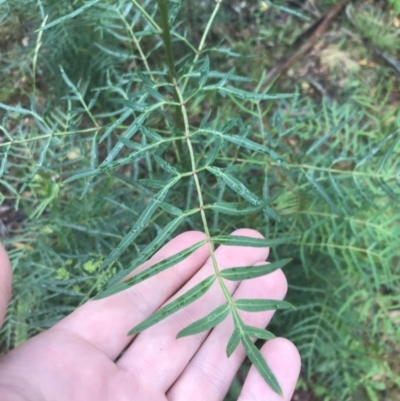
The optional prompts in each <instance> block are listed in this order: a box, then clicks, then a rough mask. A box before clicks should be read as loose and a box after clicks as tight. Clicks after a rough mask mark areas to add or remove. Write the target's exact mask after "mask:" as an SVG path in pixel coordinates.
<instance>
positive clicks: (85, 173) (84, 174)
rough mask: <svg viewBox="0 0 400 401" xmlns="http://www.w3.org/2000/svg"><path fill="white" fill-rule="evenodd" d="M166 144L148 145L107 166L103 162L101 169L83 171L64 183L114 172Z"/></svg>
mask: <svg viewBox="0 0 400 401" xmlns="http://www.w3.org/2000/svg"><path fill="white" fill-rule="evenodd" d="M165 142H166V141H165V140H163V141H160V142H155V143H151V144H148V145H146V146H142V147H141V149H140V150H138V151H137V152H132V153H130V154H129V155H127V156H125V157H122V158H121V159H117V160H116V161H114V162H109V163H107V164H105V162H103V163H102V164H101V165H100V166H99V167H97V168H95V169H93V170H88V171H83V172H81V173H78V174H75V175H73V176H72V177H69V178H67V179H66V180H65V181H64V183H67V182H71V181H75V180H77V179H79V178H85V177H91V176H94V175H97V174H99V173H105V172H107V171H110V170H114V169H115V168H117V167H120V166H124V165H125V164H128V163H131V162H133V161H134V160H135V159H137V158H139V157H142V156H143V155H144V154H145V153H146V152H148V151H150V150H152V149H156V148H157V147H158V146H159V145H161V144H162V143H165ZM118 143H119V144H120V145H121V146H123V144H122V142H121V141H120V142H118ZM117 146H118V144H117V145H115V147H114V149H116V148H117ZM110 154H111V152H110Z"/></svg>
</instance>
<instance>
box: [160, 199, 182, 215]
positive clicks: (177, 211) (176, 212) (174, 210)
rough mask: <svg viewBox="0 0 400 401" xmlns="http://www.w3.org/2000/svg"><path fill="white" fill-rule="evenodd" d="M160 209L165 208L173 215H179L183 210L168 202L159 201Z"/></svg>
mask: <svg viewBox="0 0 400 401" xmlns="http://www.w3.org/2000/svg"><path fill="white" fill-rule="evenodd" d="M160 207H161V209H163V210H165V211H166V212H167V213H170V214H172V215H174V216H180V215H181V214H182V213H183V211H182V210H181V209H179V208H178V207H176V206H172V205H170V204H169V203H165V202H160Z"/></svg>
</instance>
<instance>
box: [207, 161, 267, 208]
mask: <svg viewBox="0 0 400 401" xmlns="http://www.w3.org/2000/svg"><path fill="white" fill-rule="evenodd" d="M207 170H208V171H209V172H210V173H212V174H214V175H215V176H216V177H217V178H220V179H222V181H224V182H225V184H226V185H228V187H229V188H231V189H232V190H233V191H235V192H236V193H237V194H238V195H240V196H242V197H243V198H244V199H246V200H247V201H249V202H250V203H251V204H252V205H258V204H259V203H261V200H260V199H259V198H258V196H257V195H255V194H253V193H252V192H251V191H249V189H248V188H247V187H246V186H245V185H244V184H243V183H241V182H240V181H239V180H237V179H236V178H235V177H232V176H231V175H230V174H227V173H225V172H224V171H223V170H222V169H220V168H218V167H211V166H208V167H207Z"/></svg>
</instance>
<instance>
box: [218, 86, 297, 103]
mask: <svg viewBox="0 0 400 401" xmlns="http://www.w3.org/2000/svg"><path fill="white" fill-rule="evenodd" d="M218 92H219V93H220V94H221V95H222V96H226V95H232V96H234V97H236V98H238V99H242V100H271V99H287V98H289V97H293V95H292V94H290V93H282V94H276V95H268V94H266V93H265V94H264V93H254V92H248V91H245V90H242V89H237V88H233V87H232V86H229V87H225V88H218Z"/></svg>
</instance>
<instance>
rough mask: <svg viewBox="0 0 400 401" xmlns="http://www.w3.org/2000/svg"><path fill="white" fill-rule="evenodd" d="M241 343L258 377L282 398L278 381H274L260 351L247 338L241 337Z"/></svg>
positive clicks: (274, 378) (273, 376)
mask: <svg viewBox="0 0 400 401" xmlns="http://www.w3.org/2000/svg"><path fill="white" fill-rule="evenodd" d="M241 341H242V344H243V347H244V349H245V351H246V354H247V356H248V357H249V359H250V361H251V363H252V364H253V365H254V367H255V368H256V369H257V370H258V372H259V373H260V375H261V376H262V377H263V379H264V380H265V381H266V382H267V384H268V385H269V386H270V387H271V389H272V390H274V391H275V393H277V394H279V395H280V396H282V389H281V387H280V385H279V383H278V380H276V377H275V375H274V374H273V372H272V371H271V369H270V368H269V366H268V365H267V362H266V361H265V359H264V357H263V356H262V354H261V352H260V350H259V349H258V348H257V347H256V346H255V345H254V344H253V342H252V341H251V340H250V338H249V337H247V336H244V337H242V338H241Z"/></svg>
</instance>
